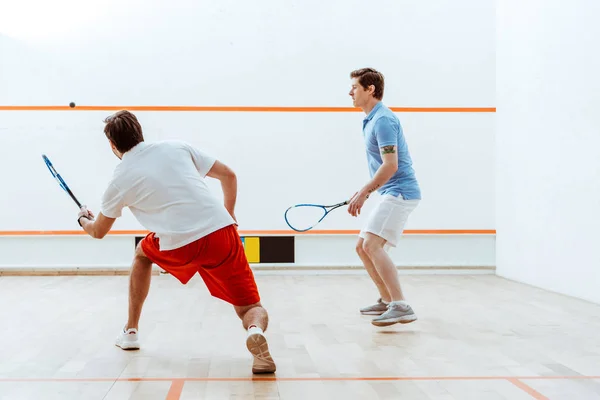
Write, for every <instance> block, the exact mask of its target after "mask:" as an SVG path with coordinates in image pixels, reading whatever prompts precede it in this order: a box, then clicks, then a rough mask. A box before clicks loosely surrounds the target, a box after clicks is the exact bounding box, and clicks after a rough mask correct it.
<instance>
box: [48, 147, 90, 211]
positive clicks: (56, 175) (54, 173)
mask: <svg viewBox="0 0 600 400" xmlns="http://www.w3.org/2000/svg"><path fill="white" fill-rule="evenodd" d="M42 158H43V159H44V162H45V163H46V166H47V167H48V170H49V171H50V173H51V174H52V176H53V177H54V179H56V181H57V182H58V184H59V186H60V187H61V188H62V189H63V190H64V191H65V192H67V193H68V194H69V196H71V199H73V201H74V202H75V204H77V207H79V208H81V203H80V202H79V200H77V197H75V195H74V194H73V192H72V191H71V189H70V188H69V185H67V183H66V182H65V181H64V179H63V178H62V176H60V174H59V173H58V172H57V171H56V169H55V168H54V165H52V162H51V161H50V159H49V158H48V157H47V156H46V155H45V154H42Z"/></svg>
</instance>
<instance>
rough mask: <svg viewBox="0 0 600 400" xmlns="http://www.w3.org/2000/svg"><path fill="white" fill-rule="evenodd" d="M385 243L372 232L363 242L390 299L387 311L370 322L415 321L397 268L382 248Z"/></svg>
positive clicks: (380, 324)
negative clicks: (403, 291)
mask: <svg viewBox="0 0 600 400" xmlns="http://www.w3.org/2000/svg"><path fill="white" fill-rule="evenodd" d="M385 243H386V240H385V239H383V238H381V237H379V236H377V235H373V234H372V233H367V235H366V239H365V242H364V244H363V249H364V250H365V252H366V253H367V255H368V256H369V258H370V259H371V260H372V261H373V264H374V265H375V268H376V269H377V272H378V273H379V276H380V277H381V279H382V280H383V283H385V286H386V288H387V290H388V292H389V294H390V296H391V300H392V301H391V302H390V304H389V305H388V308H387V311H385V312H384V313H383V314H381V315H380V316H379V317H376V318H374V319H373V320H372V321H371V323H372V324H373V325H376V326H388V325H392V324H397V323H401V324H407V323H410V322H413V321H416V320H417V316H416V315H415V313H414V311H413V309H412V307H411V306H410V305H409V304H408V303H407V302H406V301H405V299H404V294H403V293H402V288H401V287H400V279H399V278H398V270H397V269H396V266H395V265H394V262H393V261H392V259H391V258H390V256H389V255H388V254H387V252H386V251H385V249H384V245H385Z"/></svg>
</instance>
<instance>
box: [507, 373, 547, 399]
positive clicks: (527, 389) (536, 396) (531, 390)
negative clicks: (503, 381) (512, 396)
mask: <svg viewBox="0 0 600 400" xmlns="http://www.w3.org/2000/svg"><path fill="white" fill-rule="evenodd" d="M507 380H508V381H509V382H510V383H512V384H513V385H515V386H516V387H518V388H519V389H521V390H522V391H524V392H525V393H527V394H528V395H530V396H531V397H533V398H534V399H536V400H550V399H549V398H548V397H546V396H544V395H543V394H541V393H540V392H538V391H537V390H535V389H534V388H532V387H531V386H529V385H527V384H525V383H524V382H522V381H520V380H519V379H512V378H511V379H507Z"/></svg>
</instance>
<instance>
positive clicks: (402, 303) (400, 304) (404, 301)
mask: <svg viewBox="0 0 600 400" xmlns="http://www.w3.org/2000/svg"><path fill="white" fill-rule="evenodd" d="M395 304H398V305H399V306H402V307H408V303H407V302H406V300H396V301H392V302H391V303H390V305H395Z"/></svg>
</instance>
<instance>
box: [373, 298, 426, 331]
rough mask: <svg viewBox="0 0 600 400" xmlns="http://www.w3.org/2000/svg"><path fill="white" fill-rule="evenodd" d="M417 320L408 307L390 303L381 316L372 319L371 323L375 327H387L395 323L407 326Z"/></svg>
mask: <svg viewBox="0 0 600 400" xmlns="http://www.w3.org/2000/svg"><path fill="white" fill-rule="evenodd" d="M416 320H417V316H416V314H415V313H414V311H413V309H412V307H411V306H409V305H406V306H404V305H401V304H398V303H390V304H389V305H388V309H387V311H386V312H384V313H383V314H382V315H381V316H379V317H377V318H374V319H373V320H372V321H371V323H372V324H373V325H375V326H388V325H394V324H397V323H401V324H408V323H411V322H413V321H416Z"/></svg>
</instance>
